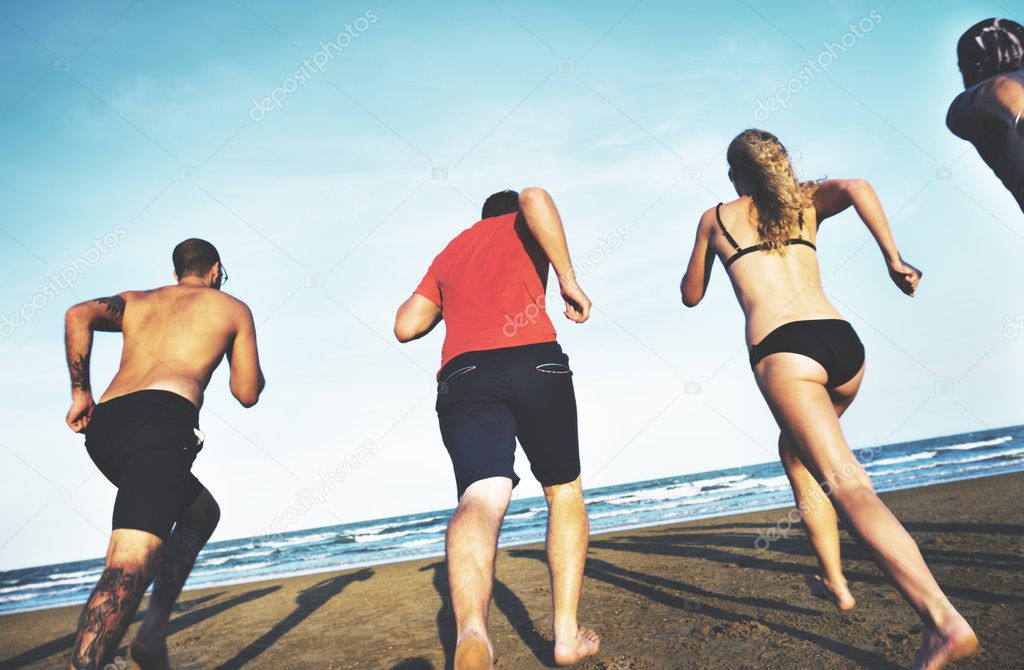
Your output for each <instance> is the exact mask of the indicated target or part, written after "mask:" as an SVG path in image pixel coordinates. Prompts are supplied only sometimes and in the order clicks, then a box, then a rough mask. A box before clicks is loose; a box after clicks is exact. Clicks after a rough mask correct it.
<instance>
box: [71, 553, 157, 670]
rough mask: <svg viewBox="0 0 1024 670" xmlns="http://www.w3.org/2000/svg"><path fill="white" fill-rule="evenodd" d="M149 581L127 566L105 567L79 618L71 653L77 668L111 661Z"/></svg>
mask: <svg viewBox="0 0 1024 670" xmlns="http://www.w3.org/2000/svg"><path fill="white" fill-rule="evenodd" d="M148 582H149V580H148V579H147V578H146V576H145V575H144V574H143V573H142V572H131V571H128V570H126V569H125V568H107V569H106V570H104V571H103V574H102V575H101V576H100V580H99V582H98V583H97V584H96V588H95V589H93V592H92V595H91V596H89V601H88V602H87V603H86V604H85V607H84V608H83V609H82V616H81V618H80V619H79V621H78V639H77V640H75V649H74V651H73V653H72V656H71V667H72V668H73V669H74V670H86V669H88V670H93V669H96V668H101V667H102V666H103V664H104V663H106V662H108V660H109V656H110V655H111V654H113V653H114V651H116V649H117V645H118V644H119V643H120V642H121V638H122V637H123V636H124V633H125V631H126V630H127V629H128V624H129V623H131V620H132V616H133V615H134V614H135V610H136V609H137V608H138V606H139V601H140V600H142V595H143V594H144V593H145V592H146V585H147V584H148Z"/></svg>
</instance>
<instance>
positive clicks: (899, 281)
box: [814, 179, 921, 296]
mask: <svg viewBox="0 0 1024 670" xmlns="http://www.w3.org/2000/svg"><path fill="white" fill-rule="evenodd" d="M851 206H852V207H853V208H854V209H855V210H856V211H857V215H858V216H859V217H860V218H861V221H863V222H864V225H865V226H867V228H868V230H869V231H870V232H871V236H872V237H874V238H875V242H876V243H877V244H878V249H879V250H880V251H881V252H882V257H883V258H884V259H885V265H886V267H887V268H888V270H889V277H890V278H892V281H893V283H895V284H896V286H897V287H898V288H899V289H900V290H901V291H903V292H904V293H906V294H907V295H909V296H913V295H914V292H915V291H916V290H917V285H918V284H919V283H921V271H920V270H918V269H917V268H915V267H914V266H913V265H911V264H910V263H907V262H906V261H904V260H903V258H902V257H901V256H900V252H899V249H897V247H896V240H895V238H894V237H893V235H892V229H891V228H890V227H889V221H888V219H886V218H885V212H884V211H883V209H882V202H881V201H880V200H879V199H878V195H877V194H876V193H875V189H874V188H872V186H871V184H869V183H868V182H867V181H865V180H864V179H829V180H826V181H824V182H822V183H821V184H819V185H818V188H817V190H816V191H815V192H814V209H815V210H816V212H817V215H818V223H819V225H820V224H821V222H822V221H824V220H825V219H827V218H829V217H832V216H835V215H836V214H839V213H840V212H843V211H845V210H846V209H848V208H850V207H851Z"/></svg>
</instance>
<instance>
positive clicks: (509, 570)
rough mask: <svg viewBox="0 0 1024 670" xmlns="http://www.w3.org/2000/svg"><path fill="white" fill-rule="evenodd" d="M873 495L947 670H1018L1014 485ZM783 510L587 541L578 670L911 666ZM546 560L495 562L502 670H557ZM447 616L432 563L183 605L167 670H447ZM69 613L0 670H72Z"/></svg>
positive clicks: (879, 589) (866, 585)
mask: <svg viewBox="0 0 1024 670" xmlns="http://www.w3.org/2000/svg"><path fill="white" fill-rule="evenodd" d="M882 497H883V498H884V499H885V500H886V502H887V503H889V504H890V505H891V507H892V509H893V510H894V512H895V513H896V515H897V516H898V517H899V518H900V519H901V520H902V521H903V522H904V524H905V525H906V526H907V528H908V529H909V531H910V532H911V534H913V536H914V537H915V538H916V539H917V541H918V542H919V544H920V546H921V549H922V551H923V552H924V555H925V558H926V559H927V561H928V563H929V565H930V566H931V567H932V569H933V570H934V571H935V573H936V576H937V578H938V580H939V582H940V583H941V584H942V585H943V587H944V588H945V589H946V592H947V593H948V594H949V596H950V598H951V599H952V600H953V602H954V604H955V605H956V606H957V607H958V608H960V610H961V611H962V612H963V614H964V615H965V616H966V617H967V618H968V620H969V621H971V623H972V624H973V625H974V627H975V630H976V631H977V633H978V636H979V638H980V639H981V645H982V648H981V651H980V653H978V654H977V655H976V656H974V657H973V658H971V659H968V660H966V661H962V662H960V663H959V664H955V665H954V667H958V668H959V667H964V668H982V667H983V668H1019V667H1022V666H1024V543H1022V537H1024V507H1022V503H1021V501H1022V500H1024V473H1021V474H1013V475H1004V476H1000V477H992V478H986V479H976V480H972V481H966V482H957V483H952V484H944V485H939V486H933V487H928V488H922V489H913V490H907V491H898V492H893V493H888V494H884V495H883V496H882ZM788 511H789V510H775V511H769V512H757V513H752V514H741V515H736V516H731V517H722V518H717V519H708V520H703V521H694V522H688V523H680V524H674V525H670V526H660V527H656V528H648V529H643V530H635V531H628V532H616V533H609V534H605V535H599V536H595V537H593V538H592V542H591V550H590V556H589V559H588V562H587V573H586V582H585V584H584V591H583V593H584V595H583V603H582V606H581V613H580V614H581V621H583V622H585V623H587V624H591V625H593V626H594V627H595V628H596V629H597V630H598V631H599V632H600V633H601V634H602V636H603V638H604V642H603V646H602V651H601V653H600V655H599V656H597V657H596V658H592V659H588V660H586V661H584V662H583V663H581V664H579V665H578V666H577V667H579V668H585V669H588V670H633V669H636V670H640V669H667V668H759V669H761V668H853V667H868V668H897V667H908V666H909V664H910V663H911V662H912V661H913V658H914V655H915V653H916V650H917V646H918V643H919V641H920V632H921V626H920V624H919V623H918V619H917V618H916V617H915V615H914V614H913V612H912V611H911V610H910V608H909V607H908V606H907V605H906V604H905V603H904V601H903V599H902V598H901V597H900V595H899V593H897V592H896V590H895V589H894V588H893V587H892V586H891V585H890V584H889V583H888V582H887V581H886V579H885V578H883V577H882V575H881V573H880V572H879V570H878V568H877V567H876V566H875V565H874V564H873V563H872V562H871V561H870V560H868V559H867V558H866V555H865V553H864V552H863V551H861V550H860V549H859V548H858V547H857V546H856V545H855V544H854V543H853V542H852V541H851V540H850V538H849V537H848V536H847V535H846V534H845V533H844V535H843V553H844V557H845V564H846V570H847V575H848V577H849V578H850V581H851V586H852V588H853V591H854V594H855V596H856V597H857V598H858V606H857V608H856V609H855V610H853V611H852V612H851V613H840V612H839V611H837V610H835V609H834V608H833V607H832V606H831V605H830V604H829V603H826V602H825V601H822V600H818V599H815V598H814V597H812V596H811V595H810V594H809V592H808V590H807V588H806V586H805V585H804V582H803V575H804V574H805V573H807V572H808V571H810V570H812V569H814V559H813V558H812V556H811V554H810V551H809V548H808V546H807V543H806V541H805V538H804V536H803V532H802V531H801V530H800V529H799V527H794V528H793V529H792V530H791V531H789V532H788V533H787V534H786V535H785V536H784V537H781V538H779V539H777V540H775V541H773V542H771V543H770V546H769V547H768V548H767V549H759V548H757V547H755V544H758V545H759V546H761V547H763V546H764V544H765V541H764V540H762V541H760V542H759V541H758V538H759V537H764V536H763V534H764V533H765V532H766V531H768V529H770V528H774V527H776V524H777V523H778V522H780V521H782V522H783V523H782V525H783V527H785V525H786V522H785V520H786V519H787V512H788ZM543 559H544V554H543V547H542V546H540V545H529V546H523V547H514V548H509V549H505V550H502V551H501V552H500V555H499V558H498V567H497V581H496V583H495V589H494V605H493V607H492V610H491V631H492V636H493V640H494V645H495V648H496V651H497V654H498V658H497V664H496V666H497V668H499V669H502V668H505V669H510V670H519V669H529V668H544V667H550V666H551V665H552V663H551V633H550V626H551V614H550V605H549V595H548V593H549V589H548V576H547V571H546V568H545V563H544V561H543ZM447 602H448V601H447V586H446V576H445V570H444V564H443V562H442V561H441V560H439V559H429V560H419V561H411V562H407V563H396V564H392V565H383V566H376V567H370V568H365V569H358V570H346V571H342V572H336V573H328V574H318V575H308V576H302V577H293V578H288V579H276V580H270V581H266V582H259V583H250V584H242V585H236V586H222V587H213V588H205V589H200V590H196V591H188V592H186V593H185V594H183V596H182V602H181V603H180V605H179V608H178V612H177V613H176V615H175V617H174V619H173V620H172V622H171V630H172V635H171V637H170V648H171V657H172V661H173V667H174V668H177V669H182V670H199V669H205V668H242V667H244V668H254V669H255V668H383V669H390V670H431V669H433V670H441V669H442V668H446V667H450V662H451V657H452V653H453V643H454V634H453V632H452V630H453V622H452V615H451V610H450V609H449V608H448V607H447ZM78 613H79V608H78V607H63V608H59V609H51V610H44V611H37V612H27V613H21V614H12V615H6V616H3V617H0V659H2V660H0V668H21V667H26V668H59V667H66V664H67V658H68V654H69V647H70V645H71V642H72V640H73V636H72V632H73V631H74V629H75V622H76V619H77V617H78ZM133 630H134V626H133ZM131 633H132V631H130V632H129V636H130V635H131ZM126 639H130V637H129V638H126ZM122 653H123V652H122ZM118 667H124V666H118Z"/></svg>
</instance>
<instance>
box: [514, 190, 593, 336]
mask: <svg viewBox="0 0 1024 670" xmlns="http://www.w3.org/2000/svg"><path fill="white" fill-rule="evenodd" d="M519 209H520V210H521V211H522V213H523V218H524V219H525V221H526V226H527V227H528V228H529V230H530V234H531V235H533V237H534V239H535V240H537V243H538V244H539V245H540V248H541V249H542V250H543V251H544V255H545V256H547V258H548V261H549V262H550V263H551V267H552V268H554V270H555V275H556V276H557V277H558V284H559V288H560V290H561V293H562V298H563V299H564V300H565V312H564V313H565V316H566V318H568V319H569V320H571V321H575V322H576V323H583V322H584V321H586V320H587V319H588V318H590V307H591V302H590V298H588V297H587V294H586V293H584V292H583V289H581V288H580V286H579V284H578V283H577V282H576V272H575V270H573V267H572V259H571V258H570V257H569V245H568V243H567V242H566V241H565V229H564V228H563V227H562V218H561V217H560V216H559V215H558V209H557V208H556V207H555V203H554V201H553V200H552V199H551V196H550V195H548V193H547V191H545V190H544V189H542V188H535V187H530V188H525V189H523V190H522V192H521V193H520V194H519Z"/></svg>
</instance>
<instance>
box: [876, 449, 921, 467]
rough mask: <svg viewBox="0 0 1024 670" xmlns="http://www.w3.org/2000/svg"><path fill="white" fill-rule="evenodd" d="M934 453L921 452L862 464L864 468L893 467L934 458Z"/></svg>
mask: <svg viewBox="0 0 1024 670" xmlns="http://www.w3.org/2000/svg"><path fill="white" fill-rule="evenodd" d="M935 453H936V452H934V451H922V452H921V453H919V454H910V455H909V456H894V457H893V458H883V459H882V460H879V461H869V462H868V463H865V464H864V467H874V466H878V465H895V464H896V463H909V462H910V461H921V460H924V459H927V458H932V457H933V456H935Z"/></svg>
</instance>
